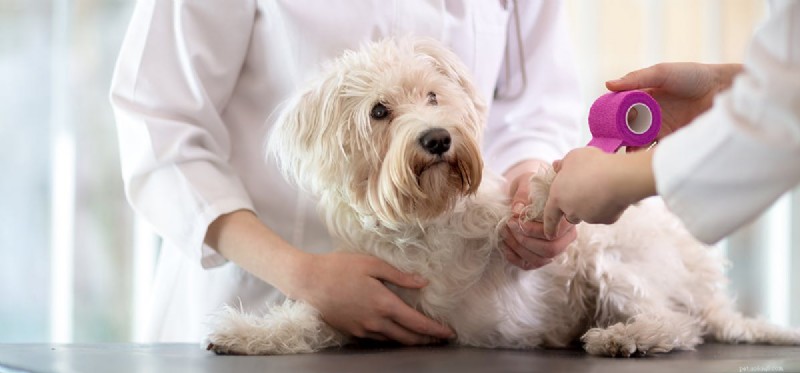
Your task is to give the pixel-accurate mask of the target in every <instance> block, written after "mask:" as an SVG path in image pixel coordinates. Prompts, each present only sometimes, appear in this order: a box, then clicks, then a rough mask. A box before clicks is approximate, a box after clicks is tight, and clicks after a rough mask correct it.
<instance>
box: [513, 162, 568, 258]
mask: <svg viewBox="0 0 800 373" xmlns="http://www.w3.org/2000/svg"><path fill="white" fill-rule="evenodd" d="M528 163H529V165H528V166H527V167H526V166H524V165H523V166H522V167H526V168H527V170H525V171H522V172H521V173H519V172H514V170H511V171H510V172H509V173H507V174H506V175H507V176H508V175H512V177H513V178H514V179H513V180H512V181H511V184H510V186H509V194H510V195H511V209H512V214H513V215H512V216H511V219H509V220H508V222H507V223H506V226H505V227H504V228H503V232H502V233H501V235H502V237H503V242H502V243H501V248H502V250H503V253H504V254H505V257H506V260H508V261H509V262H510V263H512V264H514V265H516V266H517V267H520V268H522V269H528V270H529V269H536V268H540V267H543V266H545V265H547V264H549V263H550V262H552V261H553V258H554V257H556V256H558V255H559V254H561V253H562V252H564V250H566V248H567V246H569V244H570V243H572V241H574V240H575V238H577V232H576V231H575V226H574V225H572V224H570V223H568V222H567V221H566V220H564V219H561V221H560V222H559V225H558V229H557V231H554V232H553V234H551V238H550V239H548V238H547V237H546V236H545V230H544V224H542V223H540V222H535V221H523V220H521V214H522V209H523V208H524V206H525V205H527V204H528V203H529V201H528V196H529V183H528V180H530V178H531V175H533V174H534V171H528V170H530V169H538V165H539V163H532V162H528ZM513 175H516V176H513Z"/></svg>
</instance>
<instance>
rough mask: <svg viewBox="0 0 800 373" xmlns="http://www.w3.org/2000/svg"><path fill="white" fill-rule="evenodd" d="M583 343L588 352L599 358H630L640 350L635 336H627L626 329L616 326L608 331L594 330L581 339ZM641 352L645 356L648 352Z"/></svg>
mask: <svg viewBox="0 0 800 373" xmlns="http://www.w3.org/2000/svg"><path fill="white" fill-rule="evenodd" d="M618 325H619V324H618ZM615 326H616V325H615ZM581 341H582V342H583V343H584V344H583V348H584V349H585V350H586V352H588V353H590V354H592V355H598V356H611V357H630V356H631V355H633V354H634V353H636V352H637V350H638V347H637V345H636V340H635V339H634V338H633V336H630V335H626V333H625V331H624V329H622V328H614V326H612V327H611V328H608V329H600V328H592V329H590V330H589V331H588V332H586V334H584V335H583V337H581ZM640 352H641V353H642V354H643V353H645V352H646V351H640Z"/></svg>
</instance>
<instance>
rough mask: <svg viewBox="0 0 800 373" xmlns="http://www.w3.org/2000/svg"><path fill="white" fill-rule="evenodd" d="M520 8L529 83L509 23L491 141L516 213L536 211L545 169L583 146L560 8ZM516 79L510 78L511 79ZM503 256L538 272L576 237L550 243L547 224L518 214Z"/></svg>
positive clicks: (570, 232)
mask: <svg viewBox="0 0 800 373" xmlns="http://www.w3.org/2000/svg"><path fill="white" fill-rule="evenodd" d="M515 5H516V6H519V9H518V11H519V18H520V22H521V25H520V35H521V36H522V40H521V42H522V43H521V45H522V48H523V52H524V62H525V66H524V68H525V72H526V74H525V78H527V84H526V86H525V87H524V88H525V89H524V90H522V88H523V87H522V82H523V79H524V78H523V76H522V70H521V67H520V65H519V63H520V59H519V58H518V53H519V52H520V51H519V50H518V48H517V46H518V40H517V35H516V32H515V31H514V28H515V25H514V20H513V15H512V16H511V17H512V19H511V20H510V21H509V22H511V25H509V40H508V41H507V47H508V48H509V49H510V51H511V52H512V53H511V54H510V55H509V56H508V60H507V61H506V62H505V63H504V65H503V66H506V68H507V71H506V68H504V70H503V71H502V72H501V73H500V76H501V79H500V80H499V82H498V83H497V87H498V95H499V96H498V97H497V98H496V99H495V100H494V101H493V102H492V110H491V113H490V117H489V120H488V127H487V131H486V141H485V144H486V146H485V152H484V154H485V157H486V160H487V163H488V164H489V166H490V167H491V168H493V169H495V170H500V171H501V172H503V175H504V176H505V179H506V180H507V183H508V185H507V187H508V193H509V197H510V198H511V202H510V203H511V207H512V209H514V208H515V206H517V207H518V206H519V204H527V203H528V180H529V179H530V176H531V175H532V174H534V173H536V172H537V171H538V170H539V167H540V165H542V164H543V163H550V162H552V161H553V160H555V159H558V158H560V157H561V156H563V154H565V153H566V152H567V151H568V150H569V149H571V148H573V147H575V146H576V145H577V143H578V135H579V132H580V131H579V125H580V124H579V123H580V117H579V116H580V111H581V102H580V94H579V92H580V88H579V83H578V78H577V68H576V67H575V65H574V55H573V53H572V50H571V47H570V46H571V43H570V42H569V40H568V37H569V31H568V29H567V27H566V24H565V19H564V6H563V4H561V3H560V2H515ZM506 75H508V78H506ZM516 93H519V94H518V95H516ZM502 234H503V236H504V242H503V251H504V253H505V254H506V258H507V259H508V260H509V261H510V262H511V263H513V264H515V265H517V266H519V267H522V268H524V269H533V268H538V267H541V266H542V265H545V264H547V263H549V261H550V260H551V259H552V258H553V257H555V256H556V255H558V254H560V253H561V252H563V251H564V249H566V247H567V245H568V244H569V243H570V242H572V241H573V240H574V239H575V237H576V236H575V231H574V229H572V227H571V226H570V225H568V224H566V223H564V226H563V230H562V231H561V235H560V236H559V237H558V239H555V240H552V241H551V240H547V239H545V237H544V235H543V233H542V225H541V223H536V222H526V223H523V222H521V221H520V220H519V219H518V214H514V215H513V216H512V219H510V220H509V222H508V225H507V227H505V228H504V231H503V233H502Z"/></svg>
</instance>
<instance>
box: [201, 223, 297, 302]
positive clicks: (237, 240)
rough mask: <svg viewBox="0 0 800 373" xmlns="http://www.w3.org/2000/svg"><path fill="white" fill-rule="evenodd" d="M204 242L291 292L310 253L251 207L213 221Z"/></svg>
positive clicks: (287, 292) (271, 283)
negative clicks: (265, 221)
mask: <svg viewBox="0 0 800 373" xmlns="http://www.w3.org/2000/svg"><path fill="white" fill-rule="evenodd" d="M205 243H206V244H207V245H209V246H211V247H212V248H214V249H216V250H217V251H218V252H219V253H220V254H221V255H222V256H224V257H225V258H227V259H228V260H230V261H232V262H234V263H236V264H237V265H239V266H240V267H242V268H243V269H244V270H246V271H247V272H250V273H252V274H253V275H255V276H256V277H258V278H260V279H261V280H263V281H265V282H267V283H269V284H270V285H272V286H274V287H275V288H277V289H278V290H280V291H281V292H283V293H284V294H287V295H290V294H291V293H293V292H294V291H296V288H297V286H298V283H297V279H300V278H302V277H303V276H300V274H301V273H302V267H303V265H304V263H305V262H306V261H307V260H308V259H309V257H310V256H311V254H308V253H305V252H303V251H301V250H298V249H297V248H294V247H293V246H292V245H290V244H289V243H288V242H286V241H285V240H283V239H282V238H281V237H280V236H278V235H277V234H275V232H273V231H272V230H271V229H269V228H268V227H267V226H266V225H264V223H262V222H261V220H259V219H258V217H256V215H255V214H254V213H253V212H251V211H248V210H238V211H234V212H232V213H229V214H225V215H222V216H220V217H219V218H217V219H216V220H214V222H213V223H211V225H210V226H209V227H208V231H207V233H206V238H205Z"/></svg>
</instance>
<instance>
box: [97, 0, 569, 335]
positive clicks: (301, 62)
mask: <svg viewBox="0 0 800 373" xmlns="http://www.w3.org/2000/svg"><path fill="white" fill-rule="evenodd" d="M503 3H505V2H500V1H485V0H480V1H464V0H394V1H389V0H374V1H371V0H347V1H332V0H317V1H310V0H309V1H297V0H260V1H256V0H236V1H230V0H203V1H181V0H141V1H138V2H137V5H136V8H135V11H134V14H133V18H132V21H131V24H130V26H129V29H128V32H127V34H126V37H125V40H124V43H123V45H122V50H121V52H120V55H119V60H118V64H117V67H116V70H115V74H114V79H113V83H112V91H111V100H112V104H113V107H114V112H115V115H116V120H117V126H118V133H119V139H120V152H121V160H122V172H123V177H124V182H125V188H126V195H127V197H128V199H129V201H130V203H131V205H132V206H133V208H134V209H135V210H136V212H137V213H138V214H139V215H140V216H142V217H144V219H145V220H147V221H148V222H149V223H151V225H152V227H153V228H154V230H155V231H156V232H157V233H158V234H159V235H160V236H161V237H162V238H163V247H162V250H161V253H160V257H159V262H158V267H157V274H156V278H155V285H154V289H153V295H152V304H151V305H150V314H149V315H148V316H149V317H148V319H149V323H148V327H147V328H148V330H147V332H146V334H147V335H148V336H149V338H148V339H149V340H153V341H199V340H200V339H201V338H202V337H203V336H204V334H205V325H204V321H205V319H206V315H208V314H209V313H211V312H213V311H216V310H219V309H220V307H221V306H222V305H223V304H224V303H229V304H234V305H237V306H238V305H239V304H240V303H241V305H242V306H243V307H244V309H245V310H247V311H258V310H260V309H263V306H264V303H265V302H270V301H276V300H278V299H280V298H281V295H280V294H279V293H278V292H277V291H276V290H274V289H273V288H272V287H270V286H268V285H267V284H265V283H263V282H262V281H260V280H258V279H257V278H255V277H253V276H251V275H250V274H248V273H246V272H244V271H243V270H241V269H240V268H239V267H237V266H236V265H234V264H233V263H228V262H227V261H226V260H225V259H224V258H223V257H221V256H220V255H219V254H218V253H217V252H216V251H215V250H213V249H212V248H210V247H208V246H206V245H204V244H203V239H204V236H205V232H206V229H207V227H208V225H209V224H210V223H211V222H212V221H213V220H214V219H216V218H217V217H218V216H220V215H221V214H225V213H228V212H231V211H235V210H238V209H250V210H252V211H255V212H256V214H257V215H258V217H259V218H260V219H261V220H262V221H263V222H264V223H265V224H266V225H268V226H269V227H270V228H271V229H273V230H274V231H275V232H276V233H277V234H279V235H280V236H281V237H283V238H284V239H286V240H287V241H288V242H290V243H292V244H293V245H295V246H296V247H298V248H301V249H303V250H306V251H309V252H324V251H327V250H330V249H331V241H330V239H329V237H328V235H327V232H326V230H325V229H324V227H323V225H322V223H321V222H320V220H319V219H318V217H317V213H316V211H315V206H314V203H313V201H311V200H310V199H309V198H308V197H307V196H306V195H304V194H302V193H299V192H298V191H297V190H296V189H295V188H294V187H293V186H292V185H289V184H287V183H286V182H285V181H284V179H283V178H282V176H281V175H280V173H279V172H278V170H277V169H276V167H275V165H274V164H273V163H272V161H271V160H269V159H267V160H265V156H264V154H265V151H264V143H265V136H266V134H267V131H268V130H269V128H270V126H271V125H272V120H274V113H273V111H274V110H276V108H278V107H279V105H280V103H281V102H282V101H283V100H284V99H286V98H287V97H288V96H289V94H290V93H291V92H292V91H293V90H294V89H295V88H296V87H298V86H300V85H301V84H302V83H303V82H305V81H306V80H307V79H309V77H310V76H311V75H312V74H313V73H314V71H316V70H317V69H318V67H319V65H320V63H321V62H323V61H325V60H327V59H330V58H334V57H336V56H338V55H340V54H341V53H342V51H344V50H345V49H354V48H357V47H358V46H359V45H360V44H361V43H363V42H364V41H365V40H377V39H380V38H383V37H387V36H405V35H420V36H429V37H434V38H436V39H439V40H441V41H443V42H444V43H445V44H446V45H448V46H449V47H450V48H452V49H453V50H454V51H455V52H456V53H457V54H458V55H459V56H460V57H461V58H462V59H463V61H464V62H465V64H466V65H467V66H468V67H469V68H470V69H471V70H472V72H473V73H474V78H475V81H476V83H477V86H478V87H479V89H480V92H481V93H482V94H483V95H484V96H485V97H486V98H487V100H488V99H490V98H491V97H492V95H493V92H494V90H495V88H496V87H497V88H498V89H499V91H501V94H505V95H507V96H510V95H512V94H513V93H514V92H515V91H517V90H519V89H520V86H519V85H515V86H514V87H509V86H508V84H506V82H505V76H506V72H505V70H504V66H505V65H506V62H504V51H505V46H506V44H507V43H506V37H507V28H508V26H509V20H510V14H511V13H510V10H509V9H506V8H505V6H504V5H503ZM509 3H510V4H509V5H513V2H509ZM519 6H520V9H519V16H520V20H521V22H520V23H521V35H523V40H522V45H523V46H524V51H525V61H526V63H525V69H526V72H527V80H528V84H527V87H526V89H525V90H524V92H523V94H522V95H521V96H520V97H519V98H516V99H498V100H494V101H493V102H491V113H490V119H489V123H488V127H487V130H486V135H485V144H484V145H485V146H484V157H485V159H486V162H487V164H488V166H489V167H491V168H492V169H494V170H495V171H497V172H500V173H501V172H503V171H504V170H506V169H507V168H508V167H509V166H511V165H513V164H514V163H516V162H518V161H520V160H523V159H528V158H538V159H542V160H545V161H552V160H554V159H557V158H560V157H561V156H563V154H564V153H565V152H566V151H568V150H569V149H571V148H573V147H574V146H576V145H577V140H578V137H579V131H578V126H579V125H580V124H579V122H580V120H579V119H580V116H581V112H582V111H583V109H582V107H581V103H580V99H579V97H580V95H579V87H578V80H577V75H576V69H575V67H574V64H573V56H572V53H571V51H570V42H569V38H568V30H567V29H566V27H565V24H564V19H563V18H564V17H563V15H562V13H563V9H562V7H563V6H562V4H561V2H559V1H530V0H525V1H520V2H519ZM512 27H513V26H512ZM510 30H511V31H510V33H508V35H511V36H514V35H516V31H515V30H514V29H513V28H511V29H510ZM508 44H509V45H510V51H511V56H512V57H511V58H510V59H509V61H508V63H509V64H510V66H511V68H510V69H509V71H508V73H509V74H510V77H511V78H510V79H509V80H514V81H517V82H519V81H520V79H519V76H520V66H519V64H518V61H519V59H518V58H517V56H518V48H517V45H518V43H517V40H516V37H513V39H512V40H511V41H510V42H509V43H508ZM271 114H273V115H271Z"/></svg>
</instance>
